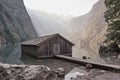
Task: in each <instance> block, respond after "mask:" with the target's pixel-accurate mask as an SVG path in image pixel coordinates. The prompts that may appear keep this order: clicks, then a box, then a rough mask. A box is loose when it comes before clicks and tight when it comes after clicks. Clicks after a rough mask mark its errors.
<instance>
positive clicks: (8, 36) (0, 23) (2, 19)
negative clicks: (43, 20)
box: [0, 0, 37, 43]
mask: <svg viewBox="0 0 120 80" xmlns="http://www.w3.org/2000/svg"><path fill="white" fill-rule="evenodd" d="M36 36H37V33H36V31H35V29H34V27H33V25H32V22H31V19H30V17H29V15H28V13H27V11H26V8H25V6H24V3H23V0H0V43H16V42H20V41H24V40H28V39H31V38H34V37H36Z"/></svg>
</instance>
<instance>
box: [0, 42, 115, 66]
mask: <svg viewBox="0 0 120 80" xmlns="http://www.w3.org/2000/svg"><path fill="white" fill-rule="evenodd" d="M82 53H83V52H82ZM81 56H83V55H81V54H80V53H78V54H75V53H73V57H75V58H80V59H81ZM0 61H1V62H4V63H9V64H41V65H46V66H50V67H53V66H52V65H54V67H55V66H57V67H60V66H61V67H62V66H65V65H68V66H71V65H73V63H70V62H66V61H63V60H58V59H53V58H52V59H42V60H41V59H35V58H33V57H30V56H28V55H25V54H24V53H23V54H22V56H21V45H20V44H0ZM89 61H92V62H98V63H106V62H105V61H104V60H103V59H101V58H100V57H99V56H96V55H92V56H91V58H90V59H89ZM113 63H114V62H113ZM60 64H61V65H60ZM74 65H75V64H74Z"/></svg>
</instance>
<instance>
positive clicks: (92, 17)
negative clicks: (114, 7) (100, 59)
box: [72, 0, 107, 56]
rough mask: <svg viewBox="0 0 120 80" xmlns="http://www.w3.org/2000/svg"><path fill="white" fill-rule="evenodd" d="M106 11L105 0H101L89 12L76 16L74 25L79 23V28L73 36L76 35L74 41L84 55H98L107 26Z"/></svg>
mask: <svg viewBox="0 0 120 80" xmlns="http://www.w3.org/2000/svg"><path fill="white" fill-rule="evenodd" d="M105 11H106V8H105V5H104V0H99V1H98V2H97V3H96V4H95V5H94V6H93V8H92V10H91V11H90V12H89V13H88V14H86V15H84V16H80V17H78V18H74V21H75V22H74V24H72V25H77V28H76V29H77V30H76V32H75V33H74V34H73V36H72V37H74V36H75V37H76V39H75V38H74V40H73V41H74V42H76V44H77V45H79V48H80V49H79V50H80V53H83V55H85V53H86V54H87V55H91V56H94V55H95V54H97V55H98V50H99V46H100V45H101V44H102V42H103V41H104V37H105V33H106V28H107V24H106V23H105V20H104V12H105ZM81 19H82V20H81ZM81 32H82V33H81Z"/></svg>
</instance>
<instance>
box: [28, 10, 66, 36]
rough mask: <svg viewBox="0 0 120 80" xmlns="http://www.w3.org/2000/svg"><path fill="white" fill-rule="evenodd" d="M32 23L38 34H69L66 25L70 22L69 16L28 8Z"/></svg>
mask: <svg viewBox="0 0 120 80" xmlns="http://www.w3.org/2000/svg"><path fill="white" fill-rule="evenodd" d="M27 11H28V13H29V15H30V17H31V19H32V23H33V25H34V27H35V29H36V31H37V34H38V36H43V35H49V34H55V33H60V34H62V35H66V34H68V31H67V30H66V29H65V25H67V23H68V18H67V19H65V18H64V17H62V16H58V15H56V14H50V13H46V12H42V11H39V10H34V9H27Z"/></svg>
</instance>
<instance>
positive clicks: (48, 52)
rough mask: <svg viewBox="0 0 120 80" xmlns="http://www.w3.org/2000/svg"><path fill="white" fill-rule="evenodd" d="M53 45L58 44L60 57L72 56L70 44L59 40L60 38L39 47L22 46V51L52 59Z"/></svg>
mask: <svg viewBox="0 0 120 80" xmlns="http://www.w3.org/2000/svg"><path fill="white" fill-rule="evenodd" d="M53 44H59V45H60V54H61V55H67V54H71V55H72V44H70V43H69V42H67V41H65V40H63V39H61V38H57V37H56V38H54V39H52V40H49V41H48V42H45V43H43V44H41V45H39V47H37V46H25V45H22V51H24V52H26V53H28V54H30V55H32V56H35V57H38V58H41V57H52V56H53Z"/></svg>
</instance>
